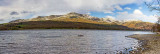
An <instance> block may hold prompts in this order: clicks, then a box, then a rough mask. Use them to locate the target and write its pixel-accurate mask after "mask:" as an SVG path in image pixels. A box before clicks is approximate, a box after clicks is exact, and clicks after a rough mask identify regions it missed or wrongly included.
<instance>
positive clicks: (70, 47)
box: [0, 29, 152, 54]
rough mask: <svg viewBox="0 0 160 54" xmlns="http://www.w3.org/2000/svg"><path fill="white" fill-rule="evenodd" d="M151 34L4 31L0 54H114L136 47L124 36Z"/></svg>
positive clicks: (50, 30)
mask: <svg viewBox="0 0 160 54" xmlns="http://www.w3.org/2000/svg"><path fill="white" fill-rule="evenodd" d="M132 34H152V32H149V31H121V30H71V29H48V30H47V29H44V30H43V29H42V30H8V31H0V54H104V53H107V54H115V52H116V51H121V50H124V49H125V48H130V47H135V46H138V45H139V44H138V40H136V39H132V38H128V37H125V36H128V35H132Z"/></svg>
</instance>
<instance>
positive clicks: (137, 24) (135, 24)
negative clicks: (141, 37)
mask: <svg viewBox="0 0 160 54" xmlns="http://www.w3.org/2000/svg"><path fill="white" fill-rule="evenodd" d="M122 25H123V26H127V27H129V28H134V29H143V30H151V29H152V26H153V25H154V24H153V23H149V22H142V21H131V22H125V23H124V24H122Z"/></svg>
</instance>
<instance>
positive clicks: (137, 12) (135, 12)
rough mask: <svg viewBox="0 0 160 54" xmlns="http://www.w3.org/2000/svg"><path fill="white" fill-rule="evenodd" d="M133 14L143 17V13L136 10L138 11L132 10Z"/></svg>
mask: <svg viewBox="0 0 160 54" xmlns="http://www.w3.org/2000/svg"><path fill="white" fill-rule="evenodd" d="M133 14H139V15H143V13H142V12H141V11H140V10H138V9H136V10H134V11H133Z"/></svg>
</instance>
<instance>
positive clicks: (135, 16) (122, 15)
mask: <svg viewBox="0 0 160 54" xmlns="http://www.w3.org/2000/svg"><path fill="white" fill-rule="evenodd" d="M116 18H117V19H119V20H142V21H146V22H153V23H154V22H156V21H157V18H156V17H155V16H152V15H151V16H147V15H144V14H143V13H142V12H141V11H140V10H138V9H136V10H134V11H133V13H131V14H129V13H128V12H119V13H118V15H117V16H116Z"/></svg>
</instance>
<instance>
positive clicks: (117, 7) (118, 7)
mask: <svg viewBox="0 0 160 54" xmlns="http://www.w3.org/2000/svg"><path fill="white" fill-rule="evenodd" d="M115 8H116V9H117V10H123V9H122V8H121V7H120V6H115Z"/></svg>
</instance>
